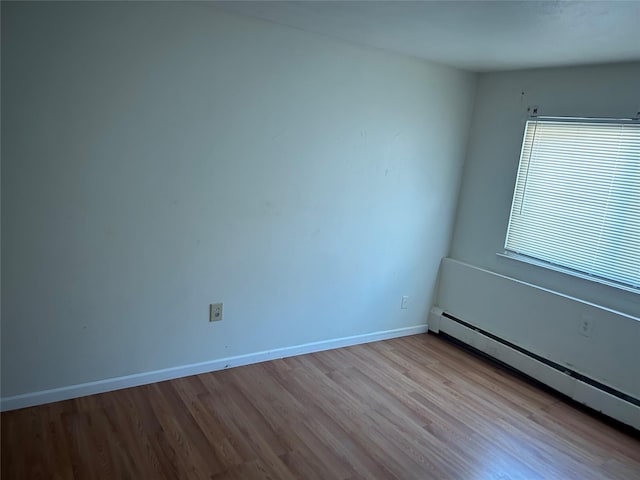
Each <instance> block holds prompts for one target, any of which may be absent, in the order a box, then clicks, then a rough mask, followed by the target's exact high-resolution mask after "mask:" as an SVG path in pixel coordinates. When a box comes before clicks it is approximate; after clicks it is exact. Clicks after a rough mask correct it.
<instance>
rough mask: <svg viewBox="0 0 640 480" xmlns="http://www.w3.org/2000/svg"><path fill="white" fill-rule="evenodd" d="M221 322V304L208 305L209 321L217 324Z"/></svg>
mask: <svg viewBox="0 0 640 480" xmlns="http://www.w3.org/2000/svg"><path fill="white" fill-rule="evenodd" d="M220 320H222V303H212V304H211V305H209V321H210V322H219V321H220Z"/></svg>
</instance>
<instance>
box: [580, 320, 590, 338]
mask: <svg viewBox="0 0 640 480" xmlns="http://www.w3.org/2000/svg"><path fill="white" fill-rule="evenodd" d="M579 331H580V335H582V336H584V337H590V336H591V332H592V331H593V320H591V319H590V318H586V317H582V320H581V321H580V328H579Z"/></svg>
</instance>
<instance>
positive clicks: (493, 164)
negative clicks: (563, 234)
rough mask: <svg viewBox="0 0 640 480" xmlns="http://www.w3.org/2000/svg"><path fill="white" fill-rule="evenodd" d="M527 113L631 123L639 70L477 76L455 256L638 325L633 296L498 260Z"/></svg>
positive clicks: (638, 304)
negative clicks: (596, 306) (532, 107)
mask: <svg viewBox="0 0 640 480" xmlns="http://www.w3.org/2000/svg"><path fill="white" fill-rule="evenodd" d="M522 92H524V95H522ZM529 105H537V106H538V107H539V114H540V115H552V116H587V117H626V118H628V117H631V116H633V115H635V113H636V112H638V111H639V110H640V63H630V64H619V65H607V66H596V67H582V68H560V69H540V70H523V71H516V72H504V73H490V74H483V75H480V76H479V78H478V90H477V97H476V103H475V108H474V114H473V121H472V129H471V133H470V139H469V152H468V155H467V159H466V161H465V168H464V173H463V180H462V189H461V194H460V200H459V204H458V211H457V217H456V224H455V230H454V236H453V241H452V244H451V252H450V256H451V257H453V258H455V259H458V260H462V261H464V262H467V263H470V264H472V265H475V266H478V267H482V268H486V269H488V270H491V271H494V272H497V273H501V274H504V275H508V276H511V277H514V278H516V279H520V280H523V281H527V282H530V283H534V284H536V285H540V286H542V287H546V288H550V289H552V290H556V291H558V292H562V293H565V294H568V295H571V296H574V297H578V298H581V299H584V300H586V301H590V302H593V303H596V304H599V305H603V306H605V307H608V308H613V309H615V310H619V311H621V312H624V313H627V314H630V315H634V316H636V317H640V298H639V295H638V294H636V293H632V292H627V291H623V290H620V289H616V288H613V287H608V286H604V285H601V284H597V283H594V282H591V281H588V280H582V279H578V278H575V277H570V276H567V275H565V274H562V273H556V272H552V271H549V270H546V269H543V268H540V267H535V266H532V265H526V264H522V263H520V262H516V261H514V260H510V259H506V258H502V257H498V256H497V255H496V253H498V252H503V251H504V239H505V235H506V231H507V223H508V221H509V210H510V209H511V200H512V197H513V188H514V185H515V178H516V173H517V170H518V161H519V157H520V147H521V145H522V135H523V132H524V125H525V121H526V118H527V111H526V109H527V106H529Z"/></svg>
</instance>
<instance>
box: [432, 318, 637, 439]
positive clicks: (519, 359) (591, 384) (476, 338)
mask: <svg viewBox="0 0 640 480" xmlns="http://www.w3.org/2000/svg"><path fill="white" fill-rule="evenodd" d="M429 330H430V331H433V332H435V333H444V334H445V335H447V336H450V337H452V338H454V339H455V340H457V341H459V342H462V343H463V344H465V345H468V346H470V347H471V348H473V349H474V350H477V351H479V352H481V353H483V354H485V355H487V356H489V357H492V358H494V359H496V360H497V361H498V362H500V363H503V364H505V365H507V366H509V367H511V368H513V369H515V370H517V371H519V372H521V373H523V374H525V375H526V376H528V377H531V378H533V379H534V380H537V381H538V382H541V383H542V384H544V385H546V386H548V387H550V388H552V389H553V390H556V391H558V392H560V393H562V394H563V395H566V396H567V397H569V398H571V399H573V400H575V401H577V402H579V403H582V404H584V405H586V406H588V407H590V408H592V409H594V410H596V411H598V412H602V413H603V414H605V415H607V416H609V417H611V418H613V419H615V420H618V421H619V422H622V423H624V424H626V425H629V426H631V427H633V428H634V429H636V430H639V431H640V399H637V398H635V397H632V396H630V395H628V394H626V393H624V392H621V391H619V390H616V389H615V388H612V387H610V386H608V385H605V384H603V383H600V382H598V381H596V380H594V379H592V378H589V377H587V376H585V375H583V374H581V373H579V372H576V371H574V370H572V369H570V368H567V367H564V366H562V365H560V364H558V363H555V362H553V361H551V360H549V359H547V358H544V357H541V356H540V355H537V354H535V353H533V352H530V351H528V350H526V349H524V348H522V347H520V346H518V345H515V344H513V343H511V342H509V341H507V340H504V339H502V338H500V337H498V336H496V335H494V334H492V333H490V332H487V331H485V330H483V329H481V328H479V327H476V326H475V325H472V324H470V323H468V322H466V321H464V320H461V319H459V318H456V317H455V316H453V315H451V314H449V313H447V312H444V311H442V310H441V309H438V308H433V309H432V310H431V313H430V315H429Z"/></svg>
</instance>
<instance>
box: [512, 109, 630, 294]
mask: <svg viewBox="0 0 640 480" xmlns="http://www.w3.org/2000/svg"><path fill="white" fill-rule="evenodd" d="M505 250H506V251H507V253H509V252H512V253H516V254H520V255H525V256H527V257H532V258H534V259H537V260H540V261H543V262H547V263H549V264H552V265H556V266H560V267H564V268H567V269H571V270H575V271H577V272H581V273H585V274H588V275H592V276H595V277H599V278H602V279H605V280H609V281H613V282H615V283H620V284H623V285H626V286H631V287H633V288H640V123H638V122H636V121H631V120H629V121H605V120H592V121H589V120H580V119H557V118H555V119H543V118H538V119H536V120H531V121H528V122H527V124H526V128H525V134H524V140H523V144H522V151H521V154H520V167H519V169H518V177H517V180H516V187H515V191H514V196H513V204H512V206H511V215H510V218H509V227H508V230H507V238H506V241H505Z"/></svg>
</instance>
